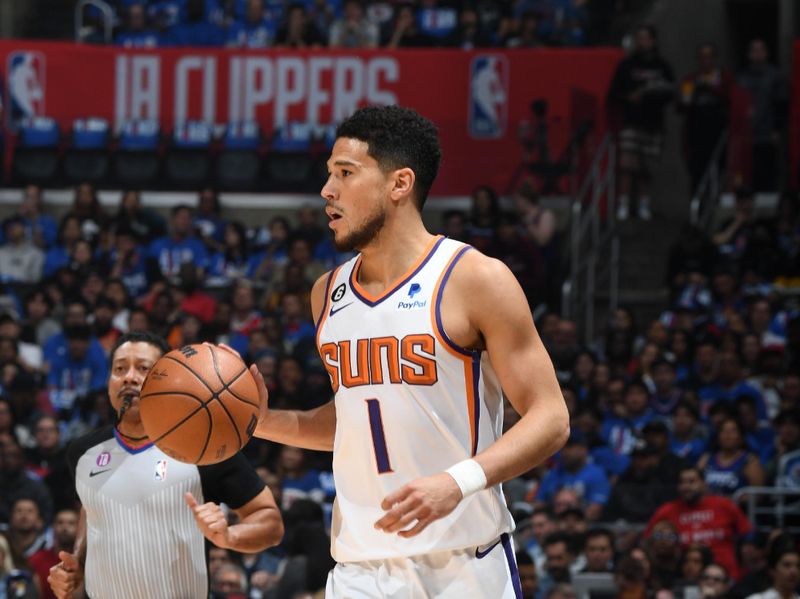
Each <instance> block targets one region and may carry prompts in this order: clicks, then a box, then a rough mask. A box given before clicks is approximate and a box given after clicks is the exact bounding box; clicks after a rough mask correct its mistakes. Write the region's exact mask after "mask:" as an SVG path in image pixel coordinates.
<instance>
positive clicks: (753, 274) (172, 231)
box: [0, 184, 800, 597]
mask: <svg viewBox="0 0 800 599" xmlns="http://www.w3.org/2000/svg"><path fill="white" fill-rule="evenodd" d="M752 203H753V200H752V195H751V194H749V193H748V192H747V191H746V190H742V191H741V192H740V193H739V195H738V199H737V210H736V213H735V215H734V216H733V217H732V219H731V221H730V222H726V223H723V224H722V225H721V227H720V229H719V231H716V232H714V233H713V234H712V235H711V236H706V235H704V234H703V232H701V231H699V230H696V229H691V228H688V227H687V229H686V231H685V232H684V233H683V234H682V235H681V237H680V238H679V240H678V241H677V242H676V244H675V246H674V247H673V249H672V251H671V253H670V260H669V264H668V268H667V271H668V278H669V281H668V282H669V285H670V288H671V290H672V299H671V304H670V305H669V306H665V310H664V312H663V314H661V316H660V317H659V318H658V319H656V320H653V321H652V322H649V323H644V324H643V325H642V326H638V325H637V324H636V323H635V322H634V318H633V316H632V313H631V312H630V311H629V310H627V309H625V308H620V309H618V310H616V311H615V312H614V313H613V314H611V315H610V316H609V320H608V326H607V330H606V332H605V335H604V338H603V340H602V342H601V343H599V344H598V345H597V346H595V347H583V346H581V345H580V344H579V342H578V337H577V330H576V326H575V323H573V322H571V321H569V320H567V319H564V318H561V317H560V316H559V315H558V313H557V309H556V308H557V305H556V304H555V303H554V300H553V298H552V297H550V296H549V289H550V288H551V287H553V285H552V283H551V281H554V280H557V279H558V277H559V272H558V265H559V262H560V260H559V257H558V252H557V248H558V245H559V244H558V240H557V234H556V228H555V218H554V215H553V214H552V213H551V212H550V211H549V210H547V209H544V208H542V206H541V205H540V203H539V201H538V197H537V196H536V194H535V193H534V192H533V190H532V189H531V188H529V187H526V186H523V187H522V188H520V189H519V190H518V192H517V193H516V194H514V197H513V198H512V201H510V202H508V203H506V202H504V201H501V199H499V198H498V197H497V195H496V194H495V193H494V191H493V190H492V189H490V188H487V187H481V188H478V189H476V190H475V192H474V193H473V196H472V209H471V211H470V212H469V213H464V212H460V211H450V212H446V213H444V214H443V218H442V221H441V230H440V231H441V232H442V233H444V234H446V235H448V236H450V237H453V238H456V239H460V240H463V241H467V242H469V243H471V244H472V245H474V246H475V247H477V248H479V249H481V251H483V252H485V253H486V254H488V255H490V256H494V257H496V258H498V259H500V260H502V261H504V262H505V263H506V264H508V265H509V267H510V268H511V269H512V271H513V272H514V273H515V274H516V275H517V277H518V278H519V280H520V282H521V283H522V286H523V289H524V291H525V292H526V294H527V296H528V299H529V301H530V303H531V306H532V307H536V306H540V305H546V306H548V308H549V309H548V310H545V311H543V312H542V311H541V310H540V311H539V312H537V314H538V315H539V317H538V322H537V324H538V328H539V332H540V335H541V336H542V339H543V341H544V343H545V345H546V346H547V348H548V350H549V352H550V355H551V357H552V359H553V361H554V364H555V366H556V371H557V374H558V377H559V380H560V382H561V384H562V392H563V395H564V399H565V401H566V403H567V405H568V407H569V410H570V413H571V415H572V431H573V432H572V434H571V436H570V439H569V441H568V442H567V445H566V447H565V448H564V449H563V450H562V451H561V452H560V454H559V455H557V456H555V457H554V458H553V459H552V460H551V461H550V462H548V463H546V464H543V465H542V466H541V467H539V468H537V469H535V470H533V471H531V472H529V473H528V474H527V475H525V476H523V477H521V478H519V479H516V480H514V481H512V482H511V483H509V484H507V485H506V496H507V500H508V503H509V505H510V506H511V507H512V510H513V512H514V514H515V516H516V517H517V520H518V522H519V523H520V526H519V527H518V530H517V533H516V536H517V539H516V540H517V545H518V549H519V553H518V560H519V563H520V572H521V574H522V576H523V579H524V580H525V581H526V585H527V586H526V589H527V591H526V592H527V593H528V594H527V595H526V596H529V597H533V596H536V597H557V596H559V595H560V594H561V595H564V596H565V597H566V596H569V595H570V593H573V592H574V589H573V587H572V586H570V584H575V585H577V584H579V581H580V580H581V576H584V575H585V574H586V573H589V574H593V573H603V572H605V573H609V575H611V573H613V576H614V577H615V578H614V580H615V581H616V585H617V588H624V589H629V590H630V593H631V595H633V594H636V596H637V597H638V596H642V595H644V594H648V593H649V594H652V593H654V592H655V591H665V592H666V591H669V592H673V593H680V592H682V591H681V589H684V588H686V587H690V586H695V585H699V586H700V588H701V589H703V594H704V595H705V596H723V595H724V594H725V593H733V596H737V597H746V596H749V595H750V594H753V593H756V592H760V591H764V590H765V589H766V588H768V586H769V584H778V582H774V581H775V580H777V578H776V576H778V574H777V573H776V572H777V570H775V564H776V563H779V562H780V560H783V559H788V560H789V561H790V562H792V560H794V561H793V562H792V563H791V564H789V566H787V568H788V571H789V574H787V576H789V578H788V580H795V584H796V582H797V554H796V552H795V553H791V551H794V549H793V548H794V542H795V540H796V539H793V538H792V537H791V535H788V534H786V533H784V532H782V531H781V530H779V529H776V530H775V531H774V532H773V533H772V534H771V535H769V537H766V536H764V534H763V532H762V529H760V528H754V525H756V524H760V525H761V526H762V527H763V526H764V525H765V524H766V525H767V526H770V525H772V524H774V522H767V523H764V522H761V523H753V522H750V521H749V520H748V518H747V517H746V516H745V515H744V513H743V512H742V510H741V507H740V506H739V505H738V504H737V502H736V496H735V493H736V492H737V491H738V490H739V489H741V488H743V487H746V486H761V485H767V486H777V487H785V488H790V489H797V488H798V487H800V475H798V473H799V472H800V412H798V410H799V409H800V311H798V306H797V303H796V300H795V299H792V298H793V296H792V295H791V294H790V293H786V290H787V289H789V288H790V283H791V281H792V280H793V278H796V277H797V276H798V275H800V273H798V272H797V268H798V264H800V260H798V251H800V209H799V208H800V204H798V198H797V196H796V194H793V193H786V194H784V195H782V196H781V201H780V204H779V208H778V212H777V213H776V214H775V215H773V217H772V218H768V219H756V218H755V216H754V215H753V210H752ZM507 209H508V210H507ZM319 212H320V211H318V210H316V209H314V208H310V207H302V208H300V209H299V210H297V212H296V213H295V214H291V215H290V218H284V217H275V218H273V219H272V220H271V221H270V222H268V223H266V224H265V225H260V224H259V225H255V226H250V227H248V226H246V225H244V224H243V223H241V222H237V221H235V220H228V219H227V218H226V217H225V212H224V210H222V207H221V206H220V202H219V198H218V197H217V195H216V193H215V192H214V190H211V189H205V190H202V191H201V192H200V193H199V195H198V201H197V205H196V207H190V206H186V205H180V206H176V207H174V208H173V209H172V210H171V212H170V214H169V217H168V218H164V217H163V216H162V215H161V214H160V213H159V212H157V211H155V210H152V209H150V208H147V207H146V206H143V205H142V203H141V198H140V196H139V194H138V193H136V192H135V191H125V192H123V193H122V194H121V198H120V202H119V207H118V209H117V210H116V211H109V210H107V209H106V208H104V207H102V206H101V205H100V204H99V203H98V200H97V197H96V194H95V190H94V189H93V188H92V187H91V186H90V185H88V184H84V185H80V186H78V187H77V188H76V190H75V196H74V201H73V204H72V206H71V207H70V209H69V210H68V211H67V212H66V213H65V214H63V216H61V218H60V219H59V220H58V221H56V220H55V219H53V218H52V217H51V216H50V215H49V214H48V212H47V210H46V209H45V207H44V206H43V203H42V192H41V189H40V188H38V187H37V186H35V185H29V186H27V187H26V188H25V189H24V198H22V202H21V204H20V208H19V210H18V212H17V213H16V214H14V215H12V216H11V217H9V218H7V219H6V220H5V221H4V223H3V225H4V226H3V237H2V245H0V272H2V275H3V284H2V288H1V290H0V306H2V308H1V309H0V312H1V313H2V316H0V374H1V376H2V378H0V447H1V448H2V450H1V451H0V458H1V459H0V522H1V523H3V527H4V528H5V536H0V544H2V545H0V554H2V556H3V557H4V559H3V560H2V561H0V565H2V568H3V569H2V572H0V573H2V574H3V575H4V576H6V577H7V581H9V584H11V582H12V581H16V582H14V584H17V585H21V584H24V583H25V580H29V581H30V580H33V578H34V577H36V576H38V577H39V580H40V584H41V581H43V580H44V578H42V577H46V568H45V570H44V572H43V571H42V567H41V564H45V565H46V567H49V565H51V564H52V556H53V555H57V552H58V549H59V548H64V547H69V546H70V544H71V542H72V537H70V534H72V536H73V537H74V529H75V514H76V512H75V510H76V508H77V507H79V506H78V504H77V498H76V495H75V491H74V485H73V483H72V481H71V478H70V473H69V470H68V469H67V466H66V463H65V457H64V452H65V445H66V444H67V443H68V442H69V440H71V439H73V438H75V437H76V436H78V435H80V434H82V433H84V432H86V431H88V430H91V429H93V428H96V427H98V426H100V425H102V424H106V423H109V422H111V421H112V412H111V410H110V406H109V403H108V399H107V397H106V393H105V388H106V387H105V382H106V379H107V373H108V366H107V356H108V351H109V349H110V348H111V347H112V346H113V344H114V342H115V341H116V339H117V338H118V337H119V336H120V335H121V334H122V333H123V332H126V331H137V330H150V331H154V332H157V333H159V334H160V335H162V336H163V337H164V338H166V339H167V340H168V341H169V344H170V345H171V346H172V347H179V346H182V345H184V344H187V343H196V342H201V341H212V342H225V343H228V344H229V345H231V346H232V347H234V348H236V349H237V350H238V351H239V352H240V353H241V354H242V355H243V356H244V357H245V359H246V360H247V361H248V362H253V363H255V364H256V365H257V366H258V369H259V371H260V372H261V373H262V375H263V376H264V380H265V382H266V384H267V387H268V388H269V390H270V402H271V405H272V406H273V407H276V408H281V407H286V408H313V407H316V406H318V405H321V404H322V403H324V402H325V401H327V400H328V399H329V398H330V396H331V389H330V383H329V379H328V377H327V375H326V373H325V371H324V369H323V367H322V364H321V362H320V361H319V358H318V356H317V353H316V347H315V343H314V334H315V329H314V323H313V322H312V318H311V313H310V308H309V305H308V298H309V292H310V286H311V283H312V282H313V281H314V280H316V278H317V277H318V276H319V275H320V274H321V273H322V272H324V271H325V270H326V269H328V268H330V267H331V266H332V265H334V264H337V263H340V262H341V261H343V260H344V259H345V258H346V257H347V256H345V255H341V254H339V253H338V252H337V251H336V249H335V248H334V246H333V245H332V243H331V240H330V237H329V235H328V233H327V232H326V228H325V227H324V226H322V225H321V224H320V223H319V220H320V218H319V217H320V216H321V215H320V214H319ZM556 287H557V286H556ZM514 418H515V414H514V413H513V410H510V409H509V410H508V413H507V414H506V421H507V423H508V424H510V423H512V422H513V421H514ZM244 452H245V455H246V456H247V458H248V459H249V460H250V461H251V463H252V464H253V465H254V466H255V467H256V468H257V471H258V473H259V474H260V476H261V477H262V478H263V479H264V481H265V482H266V483H267V485H268V486H269V487H270V489H271V490H272V492H273V494H274V496H275V498H276V500H277V501H278V504H279V505H280V506H281V507H282V509H283V511H284V519H285V523H286V531H287V533H286V536H285V539H284V542H283V543H282V544H281V545H280V546H279V547H277V548H273V549H269V550H267V551H265V552H262V553H260V554H257V555H239V554H235V553H234V552H231V551H228V550H221V549H218V548H213V549H212V550H211V554H210V561H209V563H210V570H211V575H212V587H213V588H214V589H215V592H218V593H221V595H220V596H225V593H228V594H230V593H237V592H238V593H247V594H248V595H249V596H250V597H293V596H294V593H299V594H298V595H297V596H298V597H301V596H305V595H303V594H302V593H305V592H313V591H317V590H319V589H320V588H321V587H322V585H323V584H324V580H325V573H326V572H327V569H328V568H329V567H330V558H329V557H328V553H327V551H328V543H329V539H328V535H327V527H328V526H329V525H330V510H331V503H332V501H333V499H334V497H335V485H334V483H333V480H332V476H331V474H330V462H329V456H327V455H326V454H316V453H313V452H306V451H303V450H299V449H296V448H291V447H282V446H277V445H274V444H270V443H267V442H265V441H260V440H253V441H251V443H250V444H249V445H248V446H247V447H246V448H245V450H244ZM789 524H791V522H789ZM796 524H797V523H794V525H796ZM5 545H7V547H6V546H5ZM54 552H55V553H54ZM770 552H772V553H770ZM786 556H788V557H786ZM792 556H793V557H792ZM775 560H778V561H777V562H776V561H775ZM792 564H794V565H792ZM791 572H794V574H791ZM792 576H794V579H792ZM26 577H27V578H26ZM771 581H772V582H771ZM30 584H34V583H30ZM781 584H786V583H785V581H784V583H781ZM714 585H718V588H717V590H713V589H712V587H713V586H714ZM43 586H46V585H43ZM715 588H716V587H715ZM720 589H724V593H723V592H722V591H721V590H720ZM44 593H45V594H43V596H45V597H47V596H49V595H47V594H46V591H44ZM231 596H235V595H231ZM626 596H627V595H626Z"/></svg>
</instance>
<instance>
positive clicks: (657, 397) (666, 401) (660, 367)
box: [650, 356, 683, 417]
mask: <svg viewBox="0 0 800 599" xmlns="http://www.w3.org/2000/svg"><path fill="white" fill-rule="evenodd" d="M650 369H651V371H652V373H653V385H654V387H655V390H654V392H653V395H652V396H651V397H650V406H651V407H652V408H653V411H654V412H655V413H656V414H657V415H658V416H661V417H667V416H671V415H672V414H673V413H674V411H675V408H676V407H677V405H678V404H679V403H680V401H681V399H682V398H683V392H682V391H681V390H680V389H679V388H678V385H677V378H678V373H677V371H676V368H675V364H674V362H672V360H669V359H667V358H666V357H664V356H659V357H658V358H656V359H655V361H654V362H653V364H652V366H651V367H650Z"/></svg>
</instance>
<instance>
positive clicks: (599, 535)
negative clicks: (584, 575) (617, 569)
mask: <svg viewBox="0 0 800 599" xmlns="http://www.w3.org/2000/svg"><path fill="white" fill-rule="evenodd" d="M614 545H615V539H614V533H613V532H611V531H610V530H609V529H607V528H593V529H592V530H590V531H589V532H588V533H587V534H586V542H585V544H584V547H583V553H584V555H585V556H586V565H585V566H584V567H583V569H582V570H581V572H613V571H614Z"/></svg>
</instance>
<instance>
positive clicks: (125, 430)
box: [117, 420, 150, 445]
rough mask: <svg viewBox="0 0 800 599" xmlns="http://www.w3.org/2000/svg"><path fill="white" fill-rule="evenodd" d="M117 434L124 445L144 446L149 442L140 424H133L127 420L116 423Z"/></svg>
mask: <svg viewBox="0 0 800 599" xmlns="http://www.w3.org/2000/svg"><path fill="white" fill-rule="evenodd" d="M117 432H118V433H119V434H120V436H121V437H122V438H123V439H124V440H125V442H126V443H130V444H131V445H144V444H145V443H149V442H150V439H149V438H148V436H147V433H146V432H145V431H144V426H143V425H142V423H141V422H138V423H133V422H129V421H127V420H123V421H122V422H118V423H117Z"/></svg>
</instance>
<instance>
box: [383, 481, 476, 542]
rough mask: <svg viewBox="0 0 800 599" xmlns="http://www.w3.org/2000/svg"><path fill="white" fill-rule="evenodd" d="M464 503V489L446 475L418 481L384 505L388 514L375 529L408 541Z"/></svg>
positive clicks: (396, 493)
mask: <svg viewBox="0 0 800 599" xmlns="http://www.w3.org/2000/svg"><path fill="white" fill-rule="evenodd" d="M461 499H462V495H461V489H460V488H459V487H458V485H457V484H456V481H455V480H453V477H452V476H450V475H449V474H447V473H446V472H440V473H439V474H434V475H433V476H426V477H424V478H418V479H416V480H413V481H411V482H410V483H408V484H407V485H405V486H403V487H401V488H399V489H398V490H397V491H395V492H394V493H390V494H389V495H387V496H386V498H385V499H384V500H383V502H382V503H381V508H382V509H384V510H386V514H385V515H384V516H383V518H381V519H380V520H378V521H377V522H376V523H375V528H376V529H378V530H382V531H383V532H387V533H395V532H396V533H397V534H398V535H399V536H401V537H405V538H408V537H413V536H416V535H418V534H419V533H421V532H422V531H423V530H425V529H426V528H427V527H428V525H429V524H430V523H431V522H434V521H436V520H438V519H439V518H444V517H445V516H446V515H447V514H449V513H450V512H452V511H453V510H454V509H455V508H456V506H457V505H458V503H459V502H460V501H461Z"/></svg>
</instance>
